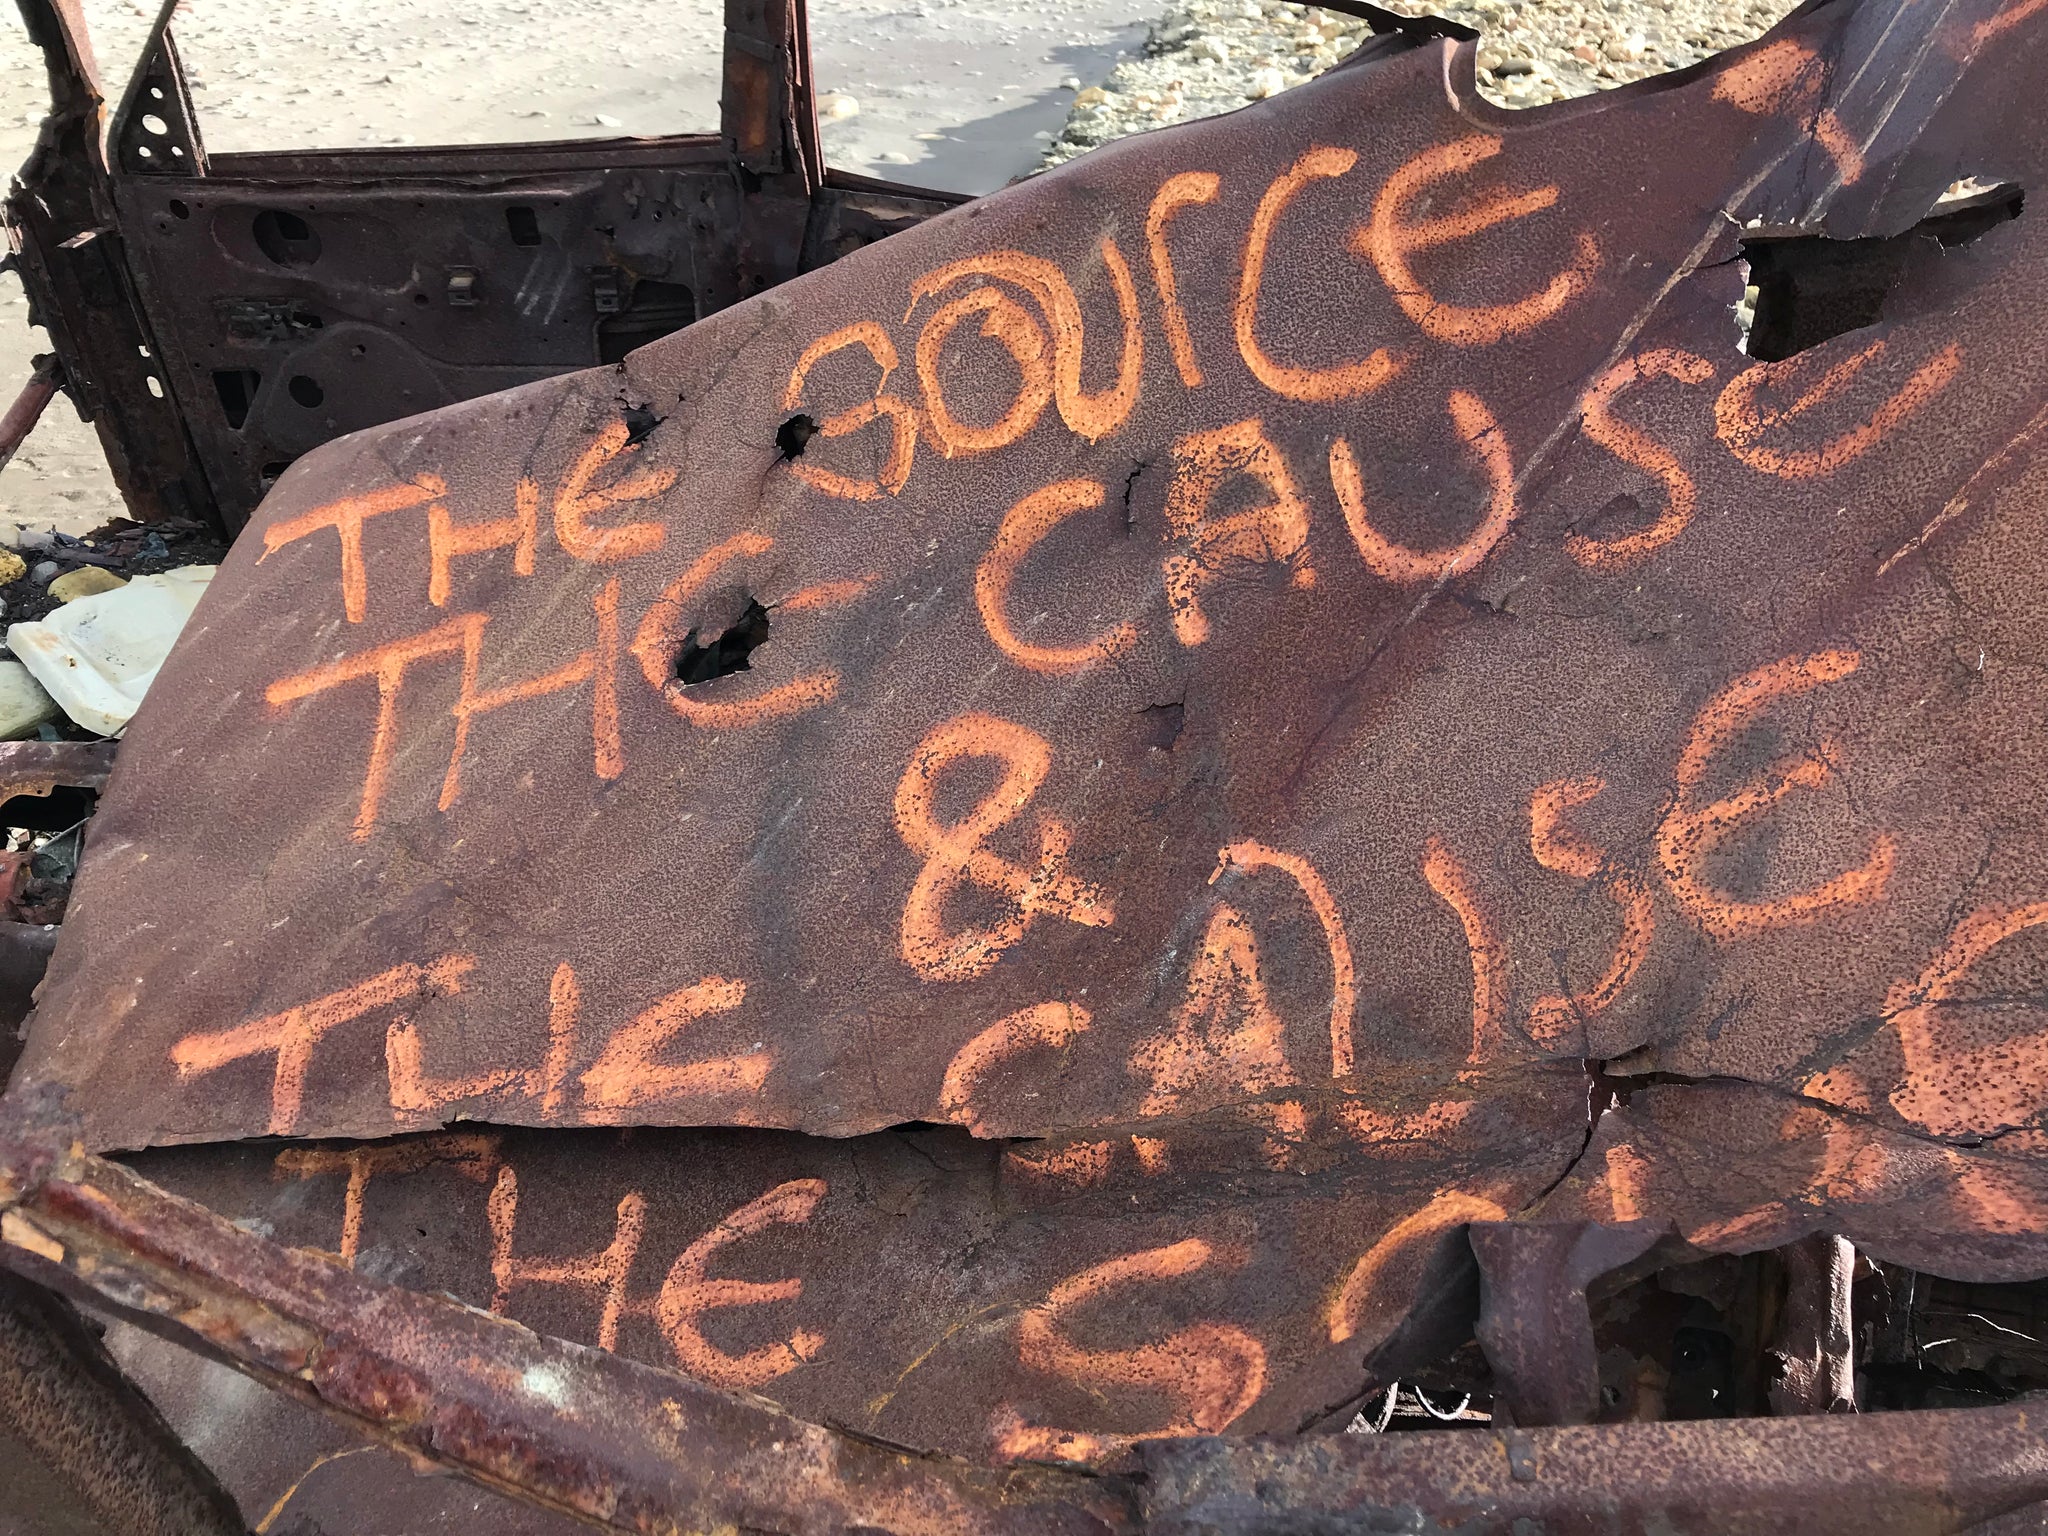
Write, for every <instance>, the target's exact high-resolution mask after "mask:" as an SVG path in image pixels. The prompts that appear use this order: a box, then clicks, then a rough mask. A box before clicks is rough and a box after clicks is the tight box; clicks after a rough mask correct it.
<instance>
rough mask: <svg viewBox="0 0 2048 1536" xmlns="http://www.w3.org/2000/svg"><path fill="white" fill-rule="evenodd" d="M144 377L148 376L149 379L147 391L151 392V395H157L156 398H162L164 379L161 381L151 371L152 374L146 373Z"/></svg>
mask: <svg viewBox="0 0 2048 1536" xmlns="http://www.w3.org/2000/svg"><path fill="white" fill-rule="evenodd" d="M146 377H147V378H148V380H149V392H150V393H151V394H152V395H155V396H156V397H157V399H159V400H161V399H163V397H164V381H163V380H162V379H160V378H158V377H157V376H156V375H155V374H153V373H152V374H148V375H146Z"/></svg>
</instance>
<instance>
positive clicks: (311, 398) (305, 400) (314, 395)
mask: <svg viewBox="0 0 2048 1536" xmlns="http://www.w3.org/2000/svg"><path fill="white" fill-rule="evenodd" d="M285 389H286V390H287V391H289V392H290V394H291V397H292V399H294V400H296V401H297V402H298V403H299V404H300V405H303V406H304V407H305V408H306V409H307V410H309V411H310V410H312V409H313V408H314V407H315V406H317V405H319V404H320V403H321V402H322V401H323V400H325V399H326V398H327V391H326V390H324V389H322V388H321V387H320V381H319V380H318V379H313V378H308V377H307V376H306V375H305V374H303V373H295V374H293V375H292V378H291V382H290V383H288V384H287V385H285Z"/></svg>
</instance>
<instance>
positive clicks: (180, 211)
mask: <svg viewBox="0 0 2048 1536" xmlns="http://www.w3.org/2000/svg"><path fill="white" fill-rule="evenodd" d="M170 208H171V216H172V217H173V218H178V219H189V218H191V217H192V210H191V209H190V208H187V207H186V206H185V200H184V199H183V198H181V197H174V198H172V199H171V202H170Z"/></svg>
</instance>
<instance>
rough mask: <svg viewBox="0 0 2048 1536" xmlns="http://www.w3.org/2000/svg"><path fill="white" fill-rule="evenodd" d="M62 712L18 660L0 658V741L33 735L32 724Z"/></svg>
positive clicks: (38, 723) (54, 717)
mask: <svg viewBox="0 0 2048 1536" xmlns="http://www.w3.org/2000/svg"><path fill="white" fill-rule="evenodd" d="M62 713H63V711H62V710H60V709H59V708H58V707H57V701H56V700H55V699H53V698H51V697H50V695H49V694H48V693H47V692H45V691H44V689H43V685H42V684H41V683H39V682H37V681H36V680H35V679H34V678H33V677H31V676H29V670H28V668H27V667H24V666H23V665H22V664H21V663H20V662H18V661H0V741H20V740H21V739H22V738H23V737H25V736H33V735H35V733H36V727H37V726H39V725H41V724H43V723H44V722H45V721H48V720H54V719H56V718H57V716H58V715H60V714H62Z"/></svg>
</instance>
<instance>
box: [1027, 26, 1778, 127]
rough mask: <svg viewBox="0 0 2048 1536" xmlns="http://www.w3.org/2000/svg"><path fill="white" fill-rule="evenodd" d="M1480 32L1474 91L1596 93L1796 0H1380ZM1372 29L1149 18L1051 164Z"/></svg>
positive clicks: (1310, 60)
mask: <svg viewBox="0 0 2048 1536" xmlns="http://www.w3.org/2000/svg"><path fill="white" fill-rule="evenodd" d="M1382 3H1383V4H1385V5H1386V6H1387V8H1388V9H1390V10H1395V11H1399V12H1401V13H1402V14H1403V15H1408V16H1425V15H1432V14H1433V15H1439V16H1443V17H1446V18H1448V19H1449V20H1452V21H1458V22H1463V23H1464V24H1465V25H1466V26H1469V27H1472V28H1474V29H1475V30H1477V31H1478V32H1479V34H1480V43H1479V89H1480V92H1481V94H1482V95H1484V96H1486V97H1487V98H1488V99H1489V100H1491V101H1493V102H1495V103H1496V104H1498V105H1500V106H1503V107H1533V106H1537V105H1540V104H1541V103H1543V102H1547V101H1560V100H1562V99H1564V98H1565V97H1567V96H1584V95H1588V94H1590V93H1591V92H1593V91H1601V90H1609V89H1611V88H1613V87H1614V86H1617V85H1621V84H1623V83H1624V82H1626V81H1629V80H1641V79H1643V78H1645V77H1646V76H1649V75H1657V74H1662V73H1664V72H1665V71H1667V70H1673V69H1683V68H1684V67H1685V66H1686V65H1688V64H1695V63H1698V62H1699V61H1700V60H1701V59H1705V58H1710V57H1711V56H1713V55H1714V54H1716V53H1719V52H1721V51H1722V50H1723V49H1726V48H1732V47H1734V46H1736V45H1737V44H1738V43H1745V42H1748V41H1749V40H1750V39H1752V38H1754V37H1757V36H1759V35H1761V34H1762V33H1764V32H1766V31H1768V30H1769V29H1770V28H1771V27H1772V26H1773V25H1775V24H1776V23H1777V21H1778V20H1779V19H1780V18H1781V17H1783V16H1785V15H1786V14H1788V13H1789V12H1790V11H1791V10H1792V9H1793V5H1794V3H1795V0H1757V3H1752V4H1738V3H1733V0H1730V3H1724V4H1714V3H1711V0H1615V3H1609V4H1593V5H1587V4H1583V3H1580V0H1447V3H1445V4H1441V5H1434V4H1432V5H1418V4H1414V3H1412V0H1382ZM1369 36H1371V30H1370V28H1368V27H1367V25H1366V24H1365V23H1364V22H1363V21H1360V20H1357V19H1356V18H1354V17H1350V16H1341V15H1339V14H1337V13H1336V12H1335V11H1325V10H1321V9H1319V8H1317V7H1315V6H1312V5H1296V4H1292V3H1291V0H1189V3H1186V4H1182V5H1177V6H1175V7H1174V8H1173V9H1172V10H1170V11H1168V12H1167V13H1166V14H1165V15H1164V16H1162V17H1160V18H1159V19H1158V20H1157V21H1155V22H1153V23H1152V25H1151V30H1150V32H1149V34H1148V35H1147V37H1146V40H1145V47H1144V52H1143V53H1142V54H1141V55H1139V56H1137V57H1133V58H1129V59H1126V60H1124V61H1123V62H1122V63H1120V64H1118V65H1117V67H1116V68H1115V69H1114V70H1112V71H1111V72H1110V74H1109V78H1108V79H1106V80H1104V81H1103V82H1102V83H1101V84H1099V85H1091V86H1089V87H1088V88H1086V89H1084V90H1082V91H1080V92H1078V93H1077V94H1076V95H1075V97H1074V106H1073V110H1072V112H1071V113H1070V114H1069V115H1068V117H1067V123H1066V127H1065V128H1064V129H1062V130H1061V132H1060V134H1059V136H1058V137H1057V138H1055V139H1054V140H1053V142H1052V144H1051V145H1050V146H1048V148H1047V151H1046V155H1045V160H1044V165H1045V166H1047V167H1049V166H1054V165H1058V164H1060V163H1061V162H1062V161H1065V160H1071V159H1073V158H1074V156H1076V155H1079V154H1085V153H1086V152H1087V151H1088V150H1091V149H1093V148H1094V147H1095V146H1096V145H1098V144H1105V143H1107V142H1109V140H1111V139H1117V138H1122V137H1123V136H1125V135H1126V134H1132V133H1142V132H1144V131H1145V130H1146V129H1149V128H1163V127H1165V126H1166V125H1167V124H1169V123H1183V122H1188V121H1190V120H1191V119H1194V118H1198V117H1212V116H1214V115H1216V114H1217V113H1220V112H1232V111H1235V110H1236V109H1237V108H1239V107H1242V106H1244V105H1245V104H1246V103H1248V102H1253V101H1262V100H1264V99H1265V98H1267V97H1269V96H1277V95H1278V94H1280V92H1282V91H1284V90H1287V89H1289V88H1290V87H1293V86H1297V85H1300V84H1301V83H1302V82H1303V81H1306V80H1312V79H1314V78H1315V77H1316V76H1317V75H1319V74H1321V73H1322V72H1323V71H1324V70H1326V69H1329V68H1330V67H1331V66H1332V65H1334V64H1336V63H1337V62H1338V61H1339V60H1341V59H1343V58H1344V57H1345V56H1347V55H1348V54H1350V53H1351V52H1352V51H1353V50H1354V49H1356V48H1357V47H1358V45H1359V44H1360V43H1362V42H1364V41H1365V39H1366V38H1367V37H1369Z"/></svg>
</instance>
